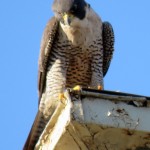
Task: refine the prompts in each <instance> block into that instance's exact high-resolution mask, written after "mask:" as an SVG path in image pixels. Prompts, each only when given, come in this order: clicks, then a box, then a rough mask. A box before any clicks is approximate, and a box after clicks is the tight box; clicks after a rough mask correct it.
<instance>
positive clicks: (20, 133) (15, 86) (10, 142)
mask: <svg viewBox="0 0 150 150" xmlns="http://www.w3.org/2000/svg"><path fill="white" fill-rule="evenodd" d="M88 2H89V3H90V4H91V6H92V7H93V8H94V10H95V11H96V12H97V13H98V14H99V15H100V16H101V18H102V20H103V21H109V22H111V24H112V25H113V28H114V31H115V52H114V57H113V60H112V63H111V66H110V69H109V71H108V74H107V75H106V77H105V89H106V90H114V91H116V90H119V91H122V92H129V93H135V94H141V95H147V96H149V95H150V87H149V85H150V79H149V77H150V69H149V65H150V47H149V44H150V37H149V35H150V10H149V6H150V1H149V0H144V1H143V0H138V1H137V0H132V1H131V0H122V1H121V0H115V1H112V0H95V1H93V0H88ZM51 4H52V0H51V1H50V0H45V1H42V0H41V1H36V0H32V1H31V0H24V1H20V0H13V1H7V0H5V1H4V0H1V1H0V55H1V58H0V69H1V70H0V83H1V86H0V100H1V103H2V104H1V109H0V114H1V123H0V129H1V136H0V141H1V144H0V149H3V150H10V149H11V150H21V149H22V146H23V144H24V142H25V140H26V137H27V135H28V133H29V130H30V128H31V125H32V123H33V120H34V117H35V114H36V111H37V106H38V97H37V60H38V55H39V48H40V40H41V36H42V33H43V29H44V27H45V25H46V22H47V21H48V19H49V18H50V17H51V16H52V15H53V13H52V11H51Z"/></svg>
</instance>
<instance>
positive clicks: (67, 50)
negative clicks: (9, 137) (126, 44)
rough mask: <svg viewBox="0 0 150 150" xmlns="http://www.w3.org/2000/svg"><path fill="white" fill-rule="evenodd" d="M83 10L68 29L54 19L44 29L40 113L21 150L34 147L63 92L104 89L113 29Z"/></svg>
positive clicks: (89, 10)
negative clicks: (68, 90) (77, 89)
mask: <svg viewBox="0 0 150 150" xmlns="http://www.w3.org/2000/svg"><path fill="white" fill-rule="evenodd" d="M85 11H86V15H85V18H84V19H82V20H80V19H79V18H75V19H74V21H73V23H72V25H70V26H68V25H64V24H62V23H61V22H60V21H58V20H57V19H56V18H55V17H53V18H52V19H51V20H50V21H49V22H48V24H47V26H46V29H45V32H44V35H43V40H42V43H41V52H40V57H39V111H38V114H37V116H36V119H35V121H34V124H33V126H32V129H31V131H30V134H29V137H28V139H27V141H26V144H25V146H24V150H29V149H33V148H34V146H35V144H36V142H37V140H38V138H39V136H40V134H41V133H42V131H43V129H44V127H45V125H46V123H47V121H48V120H49V119H50V117H51V115H52V114H53V112H54V110H55V108H56V106H57V104H58V102H59V100H58V96H59V94H60V93H62V92H63V91H64V89H66V88H68V87H69V88H72V87H74V86H76V85H80V86H82V87H90V88H97V87H98V86H103V76H104V75H105V74H106V72H107V70H108V68H109V65H110V61H111V58H112V53H113V50H114V48H113V45H114V35H113V30H112V27H111V25H110V24H109V23H104V24H103V23H102V21H101V19H100V18H99V17H98V15H97V14H96V13H95V12H94V11H93V10H92V8H91V7H90V6H89V5H88V4H87V5H86V7H85ZM105 47H106V49H105Z"/></svg>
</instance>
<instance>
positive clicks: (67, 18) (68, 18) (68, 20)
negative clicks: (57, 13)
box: [63, 13, 74, 26]
mask: <svg viewBox="0 0 150 150" xmlns="http://www.w3.org/2000/svg"><path fill="white" fill-rule="evenodd" d="M73 18H74V16H73V15H72V14H69V13H64V15H63V20H64V24H65V25H68V26H70V24H71V22H72V20H73Z"/></svg>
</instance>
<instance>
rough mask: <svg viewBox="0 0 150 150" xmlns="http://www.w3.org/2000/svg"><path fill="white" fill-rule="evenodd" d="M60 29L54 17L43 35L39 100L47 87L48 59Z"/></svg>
mask: <svg viewBox="0 0 150 150" xmlns="http://www.w3.org/2000/svg"><path fill="white" fill-rule="evenodd" d="M57 30H58V21H57V20H56V19H55V17H53V18H52V19H50V21H49V22H48V24H47V26H46V28H45V30H44V33H43V37H42V42H41V48H40V55H39V70H38V92H39V102H40V99H41V96H42V93H43V90H44V88H45V82H46V81H45V80H46V72H47V66H48V59H49V56H50V52H51V49H52V46H53V43H54V40H55V37H56V33H57Z"/></svg>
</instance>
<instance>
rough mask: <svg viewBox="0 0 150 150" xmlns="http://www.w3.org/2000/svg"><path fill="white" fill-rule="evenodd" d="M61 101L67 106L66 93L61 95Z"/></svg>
mask: <svg viewBox="0 0 150 150" xmlns="http://www.w3.org/2000/svg"><path fill="white" fill-rule="evenodd" d="M59 100H60V101H61V102H62V103H63V104H66V97H65V94H64V93H60V94H59Z"/></svg>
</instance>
